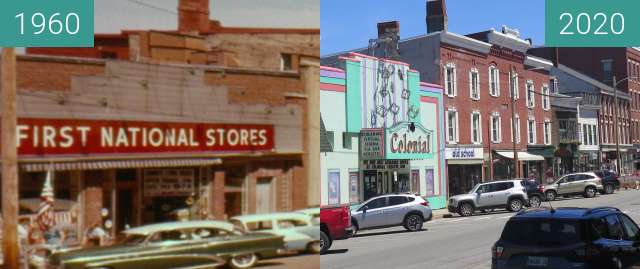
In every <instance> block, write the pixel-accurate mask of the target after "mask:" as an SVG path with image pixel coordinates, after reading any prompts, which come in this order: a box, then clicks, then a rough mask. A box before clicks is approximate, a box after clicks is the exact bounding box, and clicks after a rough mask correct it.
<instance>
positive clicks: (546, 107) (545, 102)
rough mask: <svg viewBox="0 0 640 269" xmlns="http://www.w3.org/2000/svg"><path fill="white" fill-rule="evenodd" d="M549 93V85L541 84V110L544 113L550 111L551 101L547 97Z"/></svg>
mask: <svg viewBox="0 0 640 269" xmlns="http://www.w3.org/2000/svg"><path fill="white" fill-rule="evenodd" d="M550 92H551V91H549V85H547V84H542V109H543V110H545V111H548V110H549V109H551V101H550V97H549V94H550Z"/></svg>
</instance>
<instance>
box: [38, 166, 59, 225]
mask: <svg viewBox="0 0 640 269" xmlns="http://www.w3.org/2000/svg"><path fill="white" fill-rule="evenodd" d="M52 177H53V171H52V170H51V168H49V170H48V171H47V176H46V179H45V181H44V186H43V188H42V194H41V195H40V200H41V201H40V207H39V208H38V215H37V217H36V222H37V223H38V226H39V227H40V230H42V231H46V230H49V228H51V227H53V225H55V219H54V218H53V187H52V185H51V181H52Z"/></svg>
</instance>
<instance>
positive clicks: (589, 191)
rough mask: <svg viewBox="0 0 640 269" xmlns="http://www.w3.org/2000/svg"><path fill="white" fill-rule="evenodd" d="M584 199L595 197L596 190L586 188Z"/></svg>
mask: <svg viewBox="0 0 640 269" xmlns="http://www.w3.org/2000/svg"><path fill="white" fill-rule="evenodd" d="M584 197H586V198H593V197H596V188H594V187H591V186H589V187H586V188H585V189H584Z"/></svg>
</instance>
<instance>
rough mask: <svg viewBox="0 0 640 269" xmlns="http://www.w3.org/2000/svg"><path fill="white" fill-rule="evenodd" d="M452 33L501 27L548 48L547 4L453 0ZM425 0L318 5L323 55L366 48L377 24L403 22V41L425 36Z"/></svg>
mask: <svg viewBox="0 0 640 269" xmlns="http://www.w3.org/2000/svg"><path fill="white" fill-rule="evenodd" d="M446 4H447V13H448V15H449V31H450V32H455V33H459V34H470V33H475V32H480V31H484V30H488V29H490V28H492V27H493V28H495V29H496V30H499V29H500V28H501V27H502V25H507V26H509V27H513V28H517V29H520V34H521V37H523V38H528V37H531V38H533V42H534V45H542V44H543V43H544V1H543V0H526V1H523V0H517V1H516V0H449V1H447V2H446ZM425 7H426V1H425V0H395V1H389V0H322V1H320V29H321V30H320V31H321V35H320V36H321V37H320V38H321V49H320V52H321V55H326V54H330V53H334V52H340V51H344V50H349V49H354V48H360V47H365V46H367V44H368V40H369V39H371V38H375V37H376V35H377V30H376V23H378V22H380V21H390V20H398V21H400V38H407V37H411V36H416V35H421V34H425V33H426V31H427V27H426V22H425V14H426V8H425Z"/></svg>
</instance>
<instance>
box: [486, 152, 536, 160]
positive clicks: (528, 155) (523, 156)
mask: <svg viewBox="0 0 640 269" xmlns="http://www.w3.org/2000/svg"><path fill="white" fill-rule="evenodd" d="M496 153H498V155H500V156H502V157H505V158H509V159H513V151H496ZM518 160H519V161H544V157H542V156H540V155H535V154H531V153H528V152H525V151H519V152H518Z"/></svg>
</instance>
